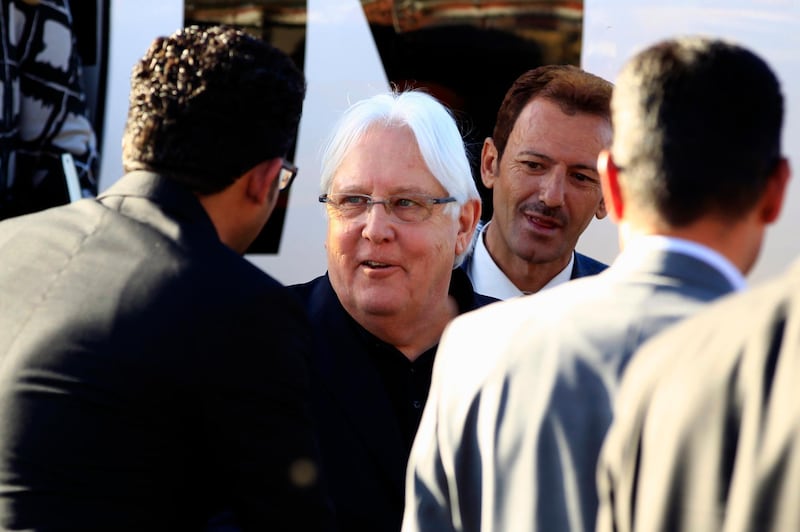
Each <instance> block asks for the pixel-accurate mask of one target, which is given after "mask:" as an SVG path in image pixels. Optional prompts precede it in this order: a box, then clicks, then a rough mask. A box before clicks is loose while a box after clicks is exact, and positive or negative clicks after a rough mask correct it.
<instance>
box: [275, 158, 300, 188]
mask: <svg viewBox="0 0 800 532" xmlns="http://www.w3.org/2000/svg"><path fill="white" fill-rule="evenodd" d="M295 177H297V167H296V166H295V165H293V164H292V163H290V162H289V161H287V160H286V159H281V169H280V170H279V171H278V190H286V189H287V188H289V185H291V184H292V181H294V178H295Z"/></svg>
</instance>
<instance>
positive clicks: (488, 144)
mask: <svg viewBox="0 0 800 532" xmlns="http://www.w3.org/2000/svg"><path fill="white" fill-rule="evenodd" d="M499 165H500V160H499V159H498V157H497V147H496V146H495V145H494V140H492V138H491V137H487V138H486V140H484V141H483V149H481V181H483V185H484V186H485V187H486V188H492V187H493V186H494V182H495V180H496V179H497V174H498V168H497V167H498V166H499Z"/></svg>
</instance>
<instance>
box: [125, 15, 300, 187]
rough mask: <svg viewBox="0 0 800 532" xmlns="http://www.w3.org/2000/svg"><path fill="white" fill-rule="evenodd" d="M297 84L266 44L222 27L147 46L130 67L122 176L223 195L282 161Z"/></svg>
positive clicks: (290, 137) (294, 122) (288, 64)
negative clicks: (256, 170)
mask: <svg viewBox="0 0 800 532" xmlns="http://www.w3.org/2000/svg"><path fill="white" fill-rule="evenodd" d="M305 90H306V86H305V79H304V77H303V74H302V72H300V71H299V70H298V69H297V67H296V66H295V65H294V63H293V62H292V61H291V59H290V58H289V57H288V56H287V55H286V54H284V53H283V52H282V51H280V50H278V49H277V48H274V47H273V46H271V45H270V44H268V43H267V42H265V41H263V40H261V39H258V38H255V37H252V36H250V35H247V34H246V33H244V32H243V31H241V30H238V29H235V28H232V27H227V26H213V27H207V28H201V27H198V26H192V27H188V28H185V29H182V30H180V31H177V32H176V33H174V34H172V35H171V36H169V37H161V38H158V39H156V40H155V41H154V42H153V44H152V45H151V46H150V49H149V50H148V51H147V53H146V54H145V56H144V57H143V58H142V59H141V60H140V61H139V62H138V64H137V65H136V66H135V67H134V69H133V75H132V78H131V93H130V108H129V111H128V122H127V124H126V128H125V135H124V137H123V162H124V165H125V169H126V170H128V171H130V170H136V169H147V170H153V171H157V172H159V173H162V174H164V175H166V176H167V177H170V178H172V179H175V180H177V181H180V182H182V183H184V184H185V185H187V186H188V187H189V188H190V189H192V190H193V191H195V192H197V193H200V194H210V193H214V192H218V191H220V190H223V189H224V188H226V187H227V186H229V185H230V184H231V183H232V182H233V181H235V180H236V179H237V178H238V177H239V176H241V175H242V174H244V173H245V172H246V171H247V170H249V169H250V168H252V167H253V166H256V165H257V164H258V163H260V162H262V161H265V160H267V159H271V158H274V157H282V156H284V155H286V153H287V152H288V150H289V148H290V147H291V145H292V143H293V142H294V141H295V135H296V134H297V126H298V123H299V121H300V113H301V111H302V103H303V98H304V97H305Z"/></svg>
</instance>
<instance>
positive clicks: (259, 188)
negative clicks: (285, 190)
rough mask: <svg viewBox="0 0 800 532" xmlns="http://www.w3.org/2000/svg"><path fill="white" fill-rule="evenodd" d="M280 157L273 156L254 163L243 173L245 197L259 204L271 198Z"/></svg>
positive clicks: (275, 183)
mask: <svg viewBox="0 0 800 532" xmlns="http://www.w3.org/2000/svg"><path fill="white" fill-rule="evenodd" d="M280 166H281V158H280V157H275V158H274V159H268V160H266V161H263V162H260V163H258V164H257V165H255V166H254V167H253V168H251V169H250V171H249V172H248V173H247V174H246V175H245V178H246V179H248V181H247V197H248V198H249V199H250V200H252V201H254V202H256V203H258V204H259V205H261V204H263V203H264V202H266V201H268V200H271V199H272V196H273V190H275V189H277V187H278V183H277V179H278V170H279V168H280Z"/></svg>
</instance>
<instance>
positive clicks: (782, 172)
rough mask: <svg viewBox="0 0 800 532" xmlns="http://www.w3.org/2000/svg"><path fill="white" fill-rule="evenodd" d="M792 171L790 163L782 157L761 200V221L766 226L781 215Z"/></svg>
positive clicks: (769, 179)
mask: <svg viewBox="0 0 800 532" xmlns="http://www.w3.org/2000/svg"><path fill="white" fill-rule="evenodd" d="M791 174H792V171H791V168H790V167H789V161H788V160H787V159H786V158H785V157H781V160H780V161H778V165H777V166H776V167H775V170H774V171H773V172H772V174H770V176H769V178H768V181H767V186H766V188H765V190H764V194H763V196H762V200H761V219H762V220H763V222H764V223H765V224H771V223H774V222H775V221H776V220H777V219H778V216H780V214H781V208H782V207H783V200H784V198H785V197H786V186H787V185H788V183H789V177H790V176H791Z"/></svg>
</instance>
